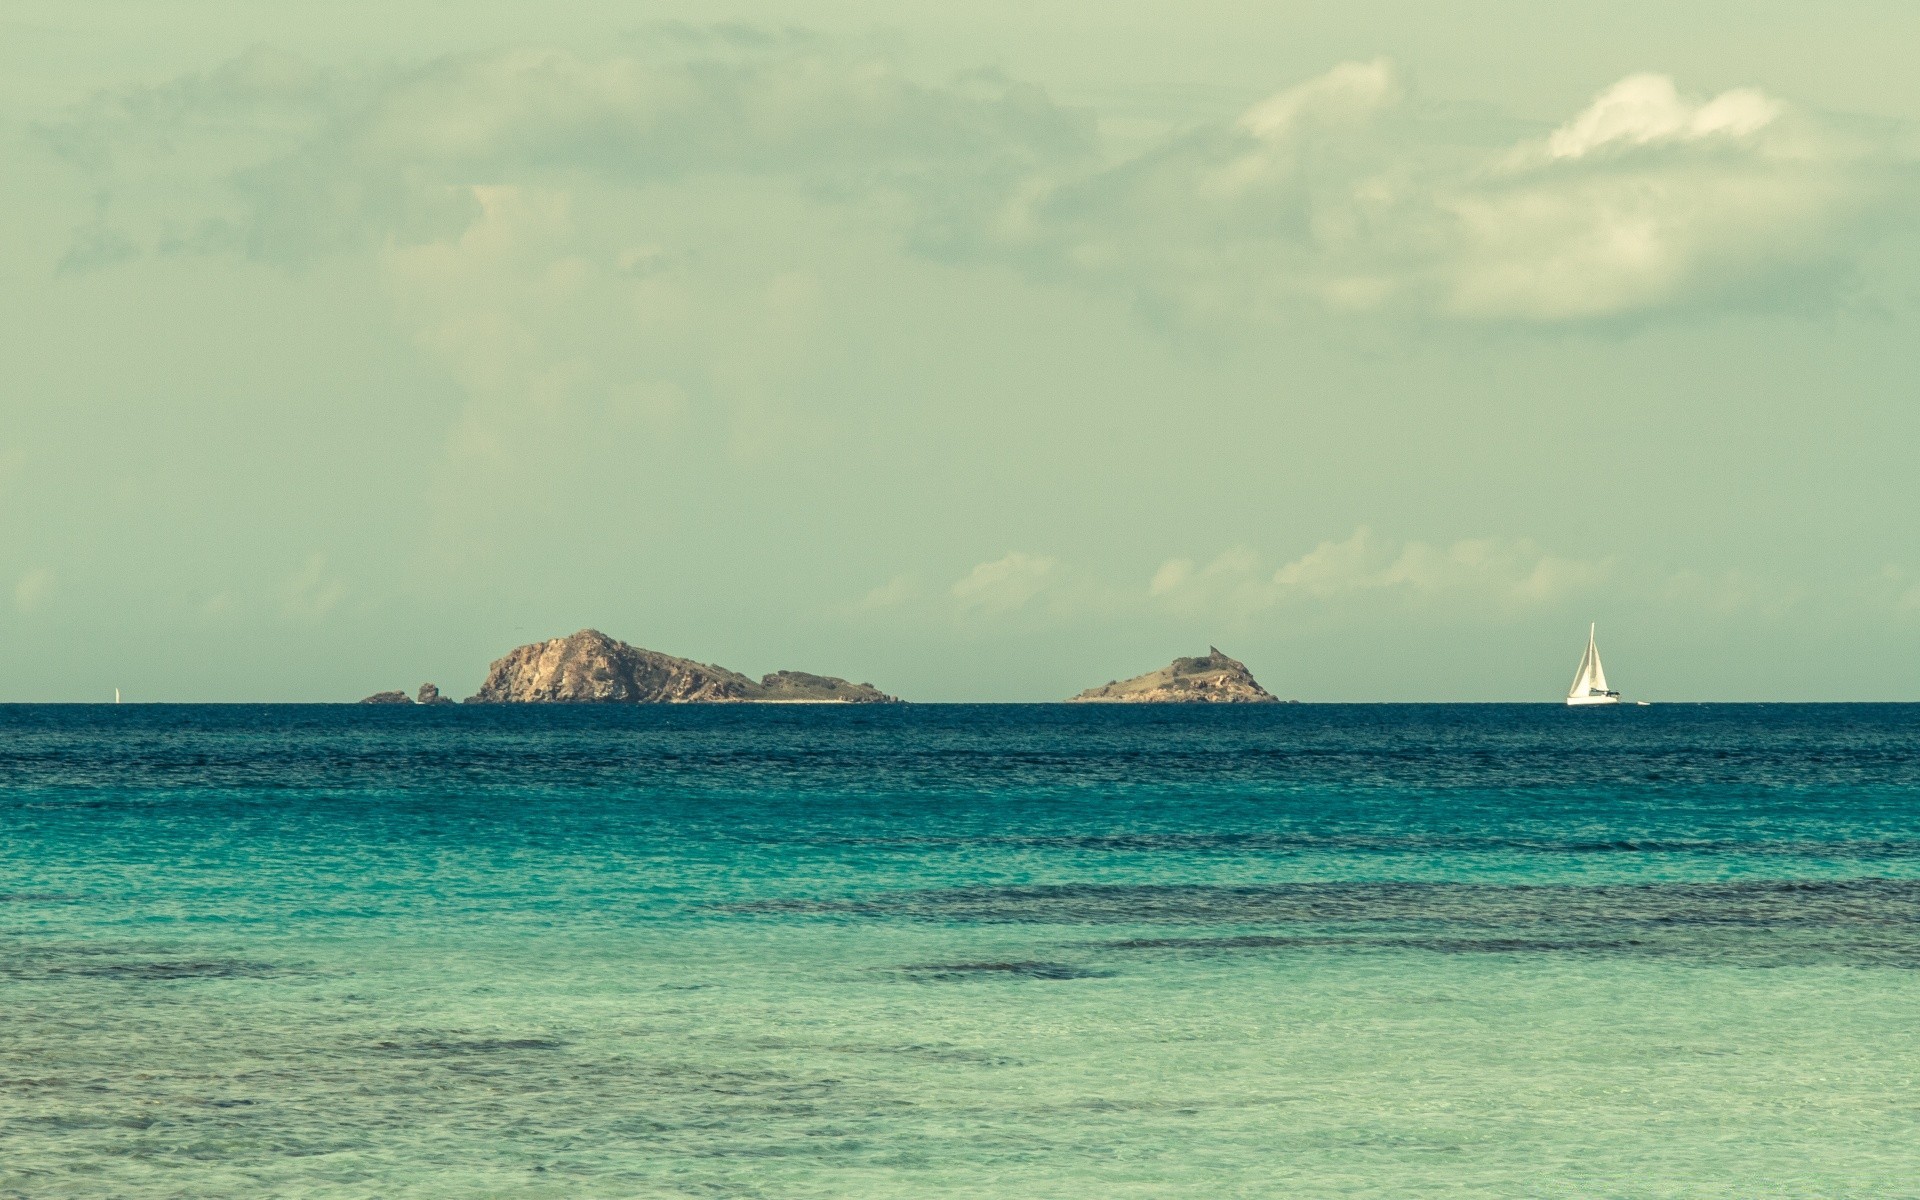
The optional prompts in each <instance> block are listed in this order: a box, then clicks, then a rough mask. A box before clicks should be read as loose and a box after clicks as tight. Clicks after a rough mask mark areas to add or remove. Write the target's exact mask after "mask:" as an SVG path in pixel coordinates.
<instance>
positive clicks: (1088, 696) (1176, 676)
mask: <svg viewBox="0 0 1920 1200" xmlns="http://www.w3.org/2000/svg"><path fill="white" fill-rule="evenodd" d="M1070 703H1080V704H1276V703H1278V701H1277V700H1275V699H1274V697H1273V696H1272V694H1270V693H1269V692H1268V691H1267V689H1265V688H1263V687H1261V686H1260V684H1259V683H1258V682H1256V681H1255V680H1254V678H1253V673H1252V672H1251V671H1249V670H1247V665H1246V664H1245V663H1243V662H1241V661H1239V660H1238V659H1233V658H1228V657H1227V656H1226V655H1224V654H1222V653H1220V651H1219V650H1217V649H1215V648H1214V647H1212V646H1208V647H1207V657H1205V658H1176V659H1174V660H1173V662H1172V663H1170V664H1168V665H1167V666H1164V667H1161V668H1160V669H1159V670H1158V671H1149V672H1148V673H1147V674H1145V675H1136V676H1135V677H1134V678H1132V679H1124V680H1119V681H1116V682H1114V683H1109V684H1106V685H1105V686H1103V687H1097V688H1088V689H1087V690H1086V691H1084V692H1081V693H1080V694H1079V695H1078V696H1075V697H1074V698H1073V700H1072V701H1070Z"/></svg>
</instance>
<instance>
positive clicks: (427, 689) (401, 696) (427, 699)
mask: <svg viewBox="0 0 1920 1200" xmlns="http://www.w3.org/2000/svg"><path fill="white" fill-rule="evenodd" d="M360 703H362V704H427V705H433V704H452V703H453V701H452V700H449V699H448V698H447V697H445V696H442V695H441V694H440V689H439V687H437V686H436V685H434V684H431V683H423V684H421V685H420V698H419V699H418V700H414V699H409V698H408V696H407V694H406V693H405V692H375V693H374V694H373V695H371V696H368V697H367V698H366V699H365V700H362V701H361V702H360Z"/></svg>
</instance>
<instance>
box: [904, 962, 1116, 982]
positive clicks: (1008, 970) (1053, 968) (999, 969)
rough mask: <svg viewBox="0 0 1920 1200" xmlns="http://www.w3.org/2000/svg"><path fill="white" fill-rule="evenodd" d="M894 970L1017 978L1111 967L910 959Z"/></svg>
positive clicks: (1100, 975) (1087, 974)
mask: <svg viewBox="0 0 1920 1200" xmlns="http://www.w3.org/2000/svg"><path fill="white" fill-rule="evenodd" d="M894 970H896V971H900V972H902V973H903V974H907V975H911V976H913V977H914V978H916V979H978V978H981V977H982V976H994V975H1005V976H1011V977H1014V978H1018V979H1106V978H1109V977H1111V976H1112V974H1113V972H1111V971H1096V970H1091V969H1089V968H1087V967H1077V966H1074V965H1073V964H1072V963H1062V962H1037V961H1022V962H954V963H909V964H908V965H906V966H902V967H895V968H894Z"/></svg>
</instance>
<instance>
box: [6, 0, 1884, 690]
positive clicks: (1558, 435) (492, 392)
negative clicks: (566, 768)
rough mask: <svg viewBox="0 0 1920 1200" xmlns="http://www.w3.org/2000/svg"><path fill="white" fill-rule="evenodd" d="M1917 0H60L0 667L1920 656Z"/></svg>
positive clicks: (1053, 675) (349, 673) (31, 262)
mask: <svg viewBox="0 0 1920 1200" xmlns="http://www.w3.org/2000/svg"><path fill="white" fill-rule="evenodd" d="M1916 44H1920V6H1915V5H1913V4H1912V3H1910V2H1909V0H1902V2H1898V3H1896V2H1893V0H1853V2H1849V3H1843V4H1838V5H1834V4H1828V5H1813V4H1806V3H1785V2H1783V0H1740V2H1739V3H1733V2H1718V0H1710V2H1702V3H1695V4H1689V5H1674V4H1672V3H1670V2H1663V3H1659V4H1655V3H1650V2H1646V0H1622V2H1619V3H1614V4H1610V5H1604V6H1596V5H1578V6H1576V5H1569V4H1543V3H1540V2H1539V0H1466V2H1463V3H1460V4H1454V5H1444V6H1442V5H1431V4H1421V3H1414V2H1412V0H1395V2H1387V0H1355V2H1352V3H1347V4H1343V5H1339V6H1333V5H1324V4H1307V3H1275V2H1273V0H1263V2H1259V3H1254V2H1251V0H1186V2H1183V3H1180V4H1172V3H1141V2H1138V0H1116V2H1115V3H1113V4H1109V5H1100V6H1089V5H1085V4H1066V3H1060V2H1056V0H1024V2H1022V3H1017V4H1016V3H1012V2H1010V0H1008V2H1002V0H979V2H974V3H953V2H952V0H947V2H944V3H939V4H935V3H925V2H919V0H905V2H903V0H890V2H889V3H885V4H880V3H870V2H865V0H819V2H817V3H814V4H810V5H807V6H804V7H803V6H796V5H787V4H775V3H769V2H766V0H751V2H748V0H703V2H702V3H699V4H692V3H653V4H648V3H634V2H628V3H602V2H592V3H585V2H571V0H557V2H554V3H549V4H545V5H539V6H530V5H525V4H521V3H511V4H509V3H504V2H493V0H478V2H475V0H466V2H463V3H459V4H453V3H439V2H432V3H428V2H423V0H382V2H381V3H378V4H375V3H371V2H363V0H341V2H337V3H329V4H325V5H312V6H282V5H266V4H257V3H248V4H242V3H236V2H232V0H164V2H156V0H141V2H139V3H132V2H127V0H92V2H90V3H88V4H86V5H72V4H70V3H51V2H48V0H11V2H10V3H9V4H8V5H7V6H6V8H5V9H4V11H3V12H0V281H4V287H0V701H101V700H106V699H110V698H111V696H112V693H113V689H114V688H116V687H118V688H120V689H122V691H123V693H124V694H125V696H126V698H127V699H128V700H135V701H139V700H147V701H162V700H165V701H219V700H233V701H344V700H353V699H357V698H359V697H360V696H362V695H365V694H367V693H370V692H373V691H377V690H382V689H387V688H406V689H408V690H411V689H412V688H414V687H416V686H417V685H418V684H419V683H420V682H422V681H426V680H431V681H434V682H436V683H438V684H439V685H440V687H441V688H442V689H443V690H444V691H446V692H448V693H449V694H452V695H458V696H464V695H466V694H469V693H470V692H472V691H473V690H474V689H475V688H476V687H477V686H478V684H479V681H480V679H481V677H482V676H483V675H484V673H485V670H486V666H487V664H488V662H489V661H491V660H492V659H494V658H496V657H498V656H499V655H501V654H503V653H505V652H506V651H507V650H508V649H510V648H512V647H513V646H515V645H518V644H521V643H524V642H529V641H535V640H539V639H543V638H547V637H553V636H559V635H562V634H566V633H570V632H572V631H574V630H576V629H579V628H582V627H587V626H592V627H595V628H599V629H602V630H604V631H605V632H607V633H609V634H612V635H613V636H615V637H619V638H622V639H625V640H627V641H630V642H633V643H635V644H638V645H643V646H646V647H649V648H652V649H656V650H662V651H666V652H668V653H673V654H680V655H684V656H687V657H690V658H695V659H698V660H700V661H703V662H717V663H721V664H724V665H726V666H728V667H732V668H734V669H737V670H742V671H747V672H750V673H753V674H756V675H758V674H760V673H764V672H767V671H771V670H776V669H799V670H810V671H816V672H821V673H826V674H833V675H841V676H845V677H848V678H851V679H854V680H857V681H859V680H864V681H871V682H873V683H874V684H876V685H878V686H880V687H882V688H884V689H886V690H888V691H890V692H894V693H896V694H899V695H901V696H904V697H906V698H908V699H915V700H926V701H951V700H982V701H1027V700H1052V699H1059V698H1062V697H1065V696H1067V695H1070V694H1072V693H1073V692H1076V691H1078V690H1080V689H1082V688H1085V687H1089V686H1092V685H1096V684H1100V683H1104V682H1106V681H1107V680H1109V679H1113V678H1117V677H1126V676H1129V675H1133V674H1138V673H1140V672H1144V671H1147V670H1150V669H1153V668H1155V667H1158V666H1162V665H1164V664H1165V663H1166V662H1167V661H1168V660H1170V659H1171V658H1173V657H1174V656H1176V655H1186V654H1204V653H1205V652H1206V649H1207V647H1208V646H1209V645H1217V646H1219V647H1220V648H1221V649H1222V650H1224V651H1226V652H1227V653H1229V654H1232V655H1234V656H1235V657H1237V658H1240V659H1242V660H1244V661H1245V662H1246V663H1247V664H1248V666H1249V667H1250V668H1252V670H1253V671H1254V673H1255V674H1256V675H1257V676H1258V677H1259V679H1260V680H1261V681H1262V683H1264V684H1265V685H1266V686H1267V687H1268V689H1269V690H1271V691H1273V692H1275V693H1276V694H1278V695H1281V696H1284V697H1291V698H1298V699H1302V700H1309V701H1312V700H1326V701H1348V700H1358V701H1367V700H1380V701H1402V700H1462V701H1478V700H1542V701H1552V700H1555V699H1557V698H1558V697H1560V696H1561V695H1563V694H1564V691H1565V688H1566V686H1567V684H1568V682H1569V681H1570V680H1571V679H1572V676H1573V672H1574V668H1575V665H1576V663H1577V661H1578V659H1579V656H1580V652H1581V650H1582V648H1583V646H1584V639H1585V636H1586V631H1587V627H1588V625H1589V623H1592V622H1597V623H1598V625H1599V630H1600V644H1601V648H1602V651H1603V653H1604V654H1605V657H1606V661H1607V665H1608V674H1609V677H1610V679H1611V681H1612V682H1613V684H1614V685H1615V686H1616V687H1620V688H1621V689H1622V690H1623V691H1624V692H1626V693H1627V695H1628V696H1629V698H1635V699H1648V700H1654V701H1660V700H1920V485H1917V484H1916V480H1917V479H1920V470H1917V467H1920V463H1917V462H1916V459H1917V458H1920V454H1917V453H1916V451H1917V450H1920V386H1917V385H1920V354H1916V353H1915V348H1916V345H1917V344H1920V339H1917V338H1916V334H1920V271H1916V268H1920V203H1917V201H1920V173H1916V162H1917V161H1920V137H1917V136H1916V129H1917V128H1920V126H1916V120H1917V119H1920V75H1916V74H1915V73H1914V72H1913V71H1912V70H1911V69H1910V61H1909V59H1910V55H1911V48H1912V47H1913V46H1914V45H1916Z"/></svg>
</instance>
